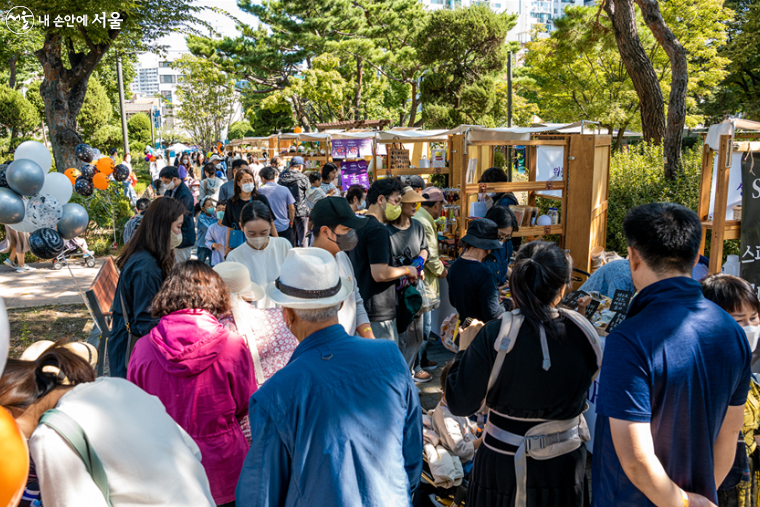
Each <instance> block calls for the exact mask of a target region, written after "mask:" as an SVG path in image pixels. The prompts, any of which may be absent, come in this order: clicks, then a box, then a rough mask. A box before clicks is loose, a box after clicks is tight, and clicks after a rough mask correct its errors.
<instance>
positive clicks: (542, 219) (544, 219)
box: [536, 215, 552, 226]
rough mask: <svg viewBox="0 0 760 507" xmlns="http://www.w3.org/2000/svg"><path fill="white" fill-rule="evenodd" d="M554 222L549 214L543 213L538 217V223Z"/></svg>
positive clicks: (548, 223)
mask: <svg viewBox="0 0 760 507" xmlns="http://www.w3.org/2000/svg"><path fill="white" fill-rule="evenodd" d="M551 224H552V218H551V217H550V216H548V215H541V216H540V217H538V218H537V219H536V225H541V226H544V225H551Z"/></svg>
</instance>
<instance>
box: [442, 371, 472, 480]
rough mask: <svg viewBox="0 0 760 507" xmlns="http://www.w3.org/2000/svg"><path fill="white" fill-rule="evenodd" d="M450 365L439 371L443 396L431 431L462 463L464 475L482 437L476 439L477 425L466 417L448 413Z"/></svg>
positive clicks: (467, 471)
mask: <svg viewBox="0 0 760 507" xmlns="http://www.w3.org/2000/svg"><path fill="white" fill-rule="evenodd" d="M451 364H452V363H448V364H447V365H446V366H444V367H443V370H442V371H441V390H442V391H443V393H444V395H443V397H442V398H441V401H439V402H438V405H437V406H436V407H435V410H434V411H433V430H434V431H435V432H436V433H437V434H438V438H440V440H441V445H442V446H444V447H445V448H446V449H447V450H448V451H449V452H451V454H453V455H454V456H457V457H458V458H459V460H460V461H461V462H462V469H463V470H464V472H465V474H468V473H470V470H472V465H473V460H474V459H475V451H477V450H478V447H480V444H481V443H482V441H483V437H480V438H478V437H477V435H476V433H477V431H478V427H477V425H476V424H475V423H474V422H472V421H470V420H469V419H468V418H466V417H457V416H455V415H453V414H452V413H451V412H450V411H449V407H448V405H446V394H445V393H446V378H447V377H448V376H449V370H450V369H451Z"/></svg>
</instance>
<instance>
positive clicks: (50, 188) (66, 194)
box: [40, 171, 74, 206]
mask: <svg viewBox="0 0 760 507" xmlns="http://www.w3.org/2000/svg"><path fill="white" fill-rule="evenodd" d="M72 192H74V185H72V184H71V180H69V178H68V176H66V175H65V174H63V173H59V172H58V171H52V172H49V173H47V174H46V175H45V184H44V185H42V190H40V194H48V195H52V196H53V197H55V198H56V199H57V200H58V203H59V204H60V205H61V206H63V205H64V204H66V203H67V202H69V201H70V200H71V194H72Z"/></svg>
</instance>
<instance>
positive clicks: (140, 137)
mask: <svg viewBox="0 0 760 507" xmlns="http://www.w3.org/2000/svg"><path fill="white" fill-rule="evenodd" d="M127 133H128V134H129V140H130V141H137V142H140V143H143V144H144V143H148V142H150V118H148V115H147V114H145V113H137V114H135V115H133V116H132V117H131V118H130V119H129V121H127Z"/></svg>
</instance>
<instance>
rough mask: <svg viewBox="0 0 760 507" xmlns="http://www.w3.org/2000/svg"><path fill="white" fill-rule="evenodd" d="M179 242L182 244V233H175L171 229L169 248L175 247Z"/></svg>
mask: <svg viewBox="0 0 760 507" xmlns="http://www.w3.org/2000/svg"><path fill="white" fill-rule="evenodd" d="M180 244H182V234H175V233H174V231H172V240H171V243H170V246H171V248H177V247H178V246H179V245H180Z"/></svg>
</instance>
